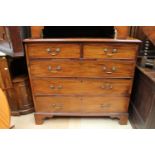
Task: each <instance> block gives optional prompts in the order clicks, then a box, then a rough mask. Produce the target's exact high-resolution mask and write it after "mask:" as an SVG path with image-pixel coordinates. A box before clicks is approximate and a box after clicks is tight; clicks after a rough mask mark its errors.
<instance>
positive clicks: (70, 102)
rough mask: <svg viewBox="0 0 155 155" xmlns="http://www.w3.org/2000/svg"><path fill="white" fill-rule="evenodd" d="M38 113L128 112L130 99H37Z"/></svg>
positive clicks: (59, 97)
mask: <svg viewBox="0 0 155 155" xmlns="http://www.w3.org/2000/svg"><path fill="white" fill-rule="evenodd" d="M35 101H36V102H35V103H36V105H35V107H36V112H55V113H62V114H63V113H83V114H87V113H118V112H127V110H128V104H129V98H128V97H111V98H109V97H63V96H53V97H36V98H35Z"/></svg>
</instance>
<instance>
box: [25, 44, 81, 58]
mask: <svg viewBox="0 0 155 155" xmlns="http://www.w3.org/2000/svg"><path fill="white" fill-rule="evenodd" d="M27 51H28V56H29V58H79V57H80V45H79V44H61V43H40V44H29V45H28V46H27Z"/></svg>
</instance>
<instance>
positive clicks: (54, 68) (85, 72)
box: [30, 59, 135, 78]
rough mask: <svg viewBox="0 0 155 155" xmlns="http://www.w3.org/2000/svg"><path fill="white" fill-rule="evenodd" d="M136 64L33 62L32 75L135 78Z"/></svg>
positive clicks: (31, 65) (90, 61) (69, 61)
mask: <svg viewBox="0 0 155 155" xmlns="http://www.w3.org/2000/svg"><path fill="white" fill-rule="evenodd" d="M134 66H135V64H134V62H132V61H121V60H120V61H119V60H115V61H114V60H113V61H108V60H104V61H102V60H96V61H95V60H60V59H59V60H54V59H53V60H48V61H47V60H40V61H39V60H37V61H31V63H30V71H31V75H32V76H35V77H89V78H91V77H93V78H96V77H97V78H98V77H106V78H120V77H121V78H126V77H127V78H129V77H132V76H133V70H134Z"/></svg>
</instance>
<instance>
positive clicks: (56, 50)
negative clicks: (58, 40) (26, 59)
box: [46, 48, 61, 56]
mask: <svg viewBox="0 0 155 155" xmlns="http://www.w3.org/2000/svg"><path fill="white" fill-rule="evenodd" d="M46 51H47V52H48V54H50V55H52V56H55V55H57V54H59V53H60V51H61V50H60V48H56V49H55V51H52V50H51V49H50V48H47V49H46Z"/></svg>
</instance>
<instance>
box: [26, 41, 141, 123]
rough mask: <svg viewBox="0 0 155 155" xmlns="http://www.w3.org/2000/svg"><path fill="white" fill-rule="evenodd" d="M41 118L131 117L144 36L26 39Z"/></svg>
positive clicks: (38, 120) (39, 120)
mask: <svg viewBox="0 0 155 155" xmlns="http://www.w3.org/2000/svg"><path fill="white" fill-rule="evenodd" d="M24 42H25V49H26V57H27V65H28V70H29V77H30V82H31V88H32V93H33V100H34V104H35V120H36V124H42V123H43V121H44V119H45V118H46V117H53V116H110V117H112V118H118V119H119V123H120V124H126V123H127V121H128V106H129V100H130V93H131V88H132V81H133V76H134V70H135V62H136V55H137V50H138V44H139V43H140V41H139V40H135V39H130V40H117V39H85V38H83V39H78V38H77V39H75V38H74V39H26V40H25V41H24Z"/></svg>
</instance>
